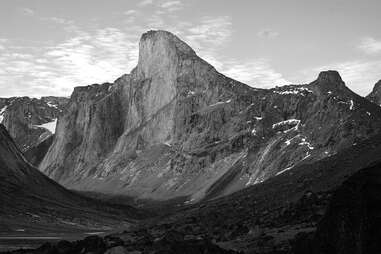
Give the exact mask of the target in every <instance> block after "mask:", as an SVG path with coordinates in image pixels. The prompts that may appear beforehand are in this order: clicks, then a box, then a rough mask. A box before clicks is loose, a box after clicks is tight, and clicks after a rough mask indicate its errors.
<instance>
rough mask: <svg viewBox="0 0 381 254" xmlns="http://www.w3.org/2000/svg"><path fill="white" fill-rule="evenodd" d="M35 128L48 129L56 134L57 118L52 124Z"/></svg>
mask: <svg viewBox="0 0 381 254" xmlns="http://www.w3.org/2000/svg"><path fill="white" fill-rule="evenodd" d="M34 126H35V127H40V128H44V129H47V130H49V131H50V132H51V133H53V134H54V133H55V132H56V126H57V118H55V119H54V120H53V121H52V122H48V123H44V124H41V125H34Z"/></svg>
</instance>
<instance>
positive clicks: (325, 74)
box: [318, 70, 344, 84]
mask: <svg viewBox="0 0 381 254" xmlns="http://www.w3.org/2000/svg"><path fill="white" fill-rule="evenodd" d="M318 81H321V82H328V83H333V84H338V83H340V84H341V83H344V82H343V80H342V79H341V76H340V74H339V72H338V71H332V70H329V71H322V72H320V73H319V76H318Z"/></svg>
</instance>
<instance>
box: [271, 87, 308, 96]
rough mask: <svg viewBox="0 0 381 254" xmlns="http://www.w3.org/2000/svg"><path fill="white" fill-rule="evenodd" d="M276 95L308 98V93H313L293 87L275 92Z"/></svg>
mask: <svg viewBox="0 0 381 254" xmlns="http://www.w3.org/2000/svg"><path fill="white" fill-rule="evenodd" d="M274 93H276V94H281V95H287V94H294V95H301V96H306V94H307V93H312V91H311V90H310V89H308V88H305V87H293V88H290V89H288V90H283V91H274Z"/></svg>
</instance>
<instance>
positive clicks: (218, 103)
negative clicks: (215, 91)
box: [209, 99, 232, 107]
mask: <svg viewBox="0 0 381 254" xmlns="http://www.w3.org/2000/svg"><path fill="white" fill-rule="evenodd" d="M231 101H232V100H231V99H229V100H227V101H219V102H216V103H214V104H212V105H209V107H213V106H217V105H221V104H226V103H230V102H231Z"/></svg>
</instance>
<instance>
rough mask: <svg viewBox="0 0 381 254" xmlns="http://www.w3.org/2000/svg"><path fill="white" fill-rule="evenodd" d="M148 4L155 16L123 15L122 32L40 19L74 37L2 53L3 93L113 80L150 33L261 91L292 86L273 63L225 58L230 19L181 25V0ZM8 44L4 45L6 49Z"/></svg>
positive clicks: (62, 89)
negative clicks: (171, 37)
mask: <svg viewBox="0 0 381 254" xmlns="http://www.w3.org/2000/svg"><path fill="white" fill-rule="evenodd" d="M148 5H152V7H153V8H150V9H151V10H150V12H151V14H150V15H141V14H142V13H143V10H142V9H130V10H126V11H124V12H122V13H119V14H122V16H123V17H124V18H123V21H122V22H121V23H122V24H126V23H128V26H123V27H120V28H117V27H98V25H95V28H92V29H91V30H90V29H85V28H83V27H81V26H80V25H78V24H76V23H75V22H74V21H72V20H69V19H66V18H63V17H38V18H39V19H40V20H43V21H45V22H52V23H54V24H57V25H59V26H61V28H62V29H64V30H65V31H66V32H67V33H66V35H68V37H69V38H68V39H66V40H64V41H62V42H59V43H50V44H48V45H43V44H41V47H36V48H30V49H28V50H26V48H25V47H24V48H23V47H13V48H12V49H9V50H8V51H7V54H1V55H0V70H2V71H1V72H0V89H1V90H3V91H7V92H8V93H9V94H13V95H14V94H17V95H23V94H24V95H25V94H29V95H34V96H38V95H48V94H56V95H69V94H70V93H71V92H72V89H73V87H74V86H80V85H89V84H92V83H103V82H106V81H113V80H114V79H116V78H117V77H119V76H121V75H122V74H124V73H129V72H130V71H131V69H132V68H133V67H135V65H136V63H137V57H138V40H139V37H140V35H141V33H142V32H144V31H146V30H148V29H164V30H169V31H171V32H173V33H175V34H176V35H178V36H179V37H180V38H181V39H183V40H184V41H185V42H187V43H188V44H190V46H191V47H193V48H194V49H195V51H196V52H197V54H198V55H199V56H200V57H202V58H204V59H205V60H206V61H208V62H210V63H211V64H212V65H213V66H215V67H216V69H217V70H218V71H220V72H222V73H224V74H226V75H227V76H231V77H233V78H235V79H237V80H240V81H242V82H246V83H248V84H251V85H253V86H255V87H271V86H275V85H281V84H285V83H288V82H287V81H286V80H285V79H284V78H283V76H282V75H281V74H280V73H278V72H276V71H275V70H274V69H273V68H272V67H271V62H270V61H269V60H267V59H246V60H243V59H235V58H231V57H228V56H224V55H221V52H222V51H223V50H224V48H225V47H226V46H227V45H228V44H229V43H230V42H231V40H232V36H233V29H232V18H231V17H230V16H204V17H200V18H198V19H195V20H187V21H179V18H178V16H177V13H175V11H179V10H181V9H182V8H184V4H183V3H182V2H181V1H176V0H171V1H157V2H154V1H151V0H146V1H142V2H140V3H139V7H143V6H148ZM6 44H7V42H4V43H2V42H1V41H0V50H1V48H2V47H5V48H6V47H7V45H6ZM25 51H26V52H29V55H27V54H25ZM9 84H12V88H9ZM26 84H27V85H26ZM4 88H6V89H4ZM2 95H3V96H5V95H4V94H2Z"/></svg>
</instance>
